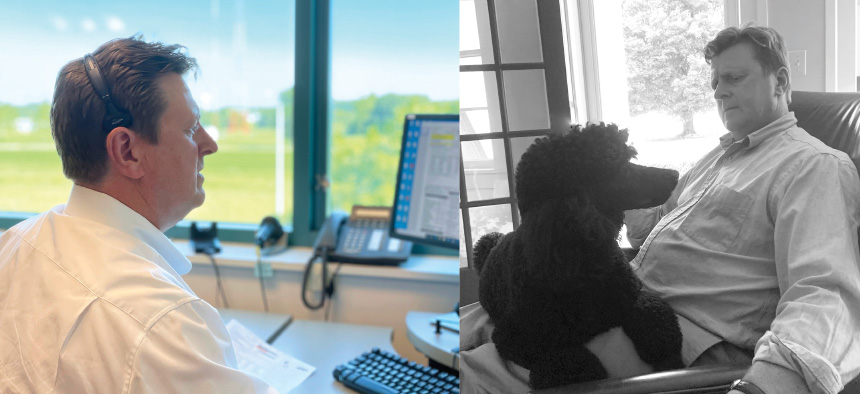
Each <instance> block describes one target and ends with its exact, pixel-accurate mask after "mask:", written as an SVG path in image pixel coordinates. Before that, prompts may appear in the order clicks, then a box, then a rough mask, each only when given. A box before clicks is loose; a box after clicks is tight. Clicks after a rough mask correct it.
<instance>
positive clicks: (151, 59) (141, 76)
mask: <svg viewBox="0 0 860 394" xmlns="http://www.w3.org/2000/svg"><path fill="white" fill-rule="evenodd" d="M184 49H185V47H183V46H181V45H165V44H162V43H159V42H153V43H147V42H144V41H143V40H142V38H141V37H129V38H120V39H115V40H111V41H108V42H106V43H104V44H102V45H101V46H100V47H99V48H98V49H96V51H95V52H93V53H92V55H93V57H95V59H96V62H98V64H99V66H100V67H101V70H102V77H103V78H104V80H105V81H106V82H107V84H108V86H109V89H110V92H109V93H110V96H111V99H112V101H113V103H114V105H115V106H117V107H118V108H119V109H120V110H121V111H122V110H124V111H128V112H129V113H130V114H131V118H132V124H131V126H129V128H130V129H132V130H134V132H135V133H137V134H138V135H139V136H141V137H142V138H143V139H144V140H146V141H148V142H150V143H153V144H156V143H158V122H159V119H161V115H162V114H163V113H164V111H165V109H166V108H167V99H166V98H165V97H164V94H163V92H162V91H161V90H160V89H159V88H158V85H157V81H158V79H159V78H160V77H162V76H164V75H166V74H168V73H177V74H179V75H184V74H185V73H186V72H188V71H189V70H192V69H194V70H196V69H197V61H196V60H195V59H194V58H192V57H189V56H187V55H185V54H184V53H182V52H183V50H184ZM82 59H83V57H80V58H77V59H75V60H72V61H71V62H69V63H67V64H66V65H65V66H63V68H62V69H61V70H60V73H59V74H58V75H57V83H56V86H55V88H54V99H53V102H52V103H51V133H52V134H53V136H54V143H55V144H56V146H57V153H58V154H59V155H60V159H61V160H62V162H63V174H65V175H66V177H67V178H69V179H71V180H73V181H75V182H84V183H98V182H99V181H101V179H102V178H103V177H104V175H105V173H106V172H107V149H106V147H105V138H106V137H107V132H106V131H104V130H103V129H102V120H103V119H104V117H105V114H106V113H107V110H106V108H105V103H104V102H103V101H102V100H101V99H100V98H99V97H98V95H97V94H96V92H95V89H94V88H93V85H92V83H90V80H89V79H88V78H87V74H86V71H85V70H84V64H83V61H82Z"/></svg>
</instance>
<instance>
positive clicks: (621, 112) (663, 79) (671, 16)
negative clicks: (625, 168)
mask: <svg viewBox="0 0 860 394" xmlns="http://www.w3.org/2000/svg"><path fill="white" fill-rule="evenodd" d="M566 8H567V11H568V17H567V21H568V26H567V32H569V34H570V35H574V34H578V33H581V34H582V36H585V37H584V38H583V39H582V41H583V42H584V43H585V45H584V46H583V47H587V48H588V49H587V50H586V52H587V53H591V56H589V57H587V58H583V60H581V62H583V63H587V65H586V66H585V67H583V69H585V70H592V71H590V72H587V73H586V74H587V75H586V78H587V79H588V80H589V81H591V82H592V83H593V84H594V85H595V89H594V92H593V93H592V95H591V99H590V100H589V102H588V104H590V107H592V108H590V109H591V110H590V111H589V112H588V120H591V121H599V120H602V121H605V122H612V123H616V124H618V125H619V126H620V127H625V128H627V129H629V131H630V143H631V144H632V145H633V146H634V147H636V149H637V151H638V152H639V155H638V162H639V163H640V164H643V165H649V166H656V167H666V168H674V169H676V170H678V171H680V172H681V173H683V172H684V171H686V170H687V169H689V168H690V167H692V166H693V164H695V162H696V161H697V160H698V159H699V158H701V157H702V156H703V155H704V154H705V153H707V152H708V151H710V150H711V149H713V148H714V147H715V146H716V141H717V137H719V136H720V135H723V134H725V133H726V132H727V131H726V130H725V128H724V127H723V126H722V123H721V121H720V119H719V116H718V114H717V112H716V110H715V109H716V102H715V101H714V98H713V91H712V90H711V88H710V66H708V64H707V63H706V62H705V59H704V56H703V49H704V46H705V44H706V43H707V42H708V41H710V40H711V39H713V38H714V37H715V36H716V35H717V33H718V32H719V31H720V30H722V29H723V27H724V16H723V15H724V12H723V0H695V1H684V2H677V1H668V0H658V1H651V0H623V1H618V2H603V1H600V2H599V1H593V0H588V1H586V0H581V1H576V0H568V1H567V7H566ZM577 14H579V15H578V17H579V19H578V20H577V18H576V16H577ZM583 18H588V19H589V20H592V21H594V23H579V25H580V26H582V28H581V29H576V26H574V24H573V23H572V22H571V21H575V20H576V21H579V22H581V21H582V20H583ZM575 40H577V37H571V38H570V39H569V41H570V42H573V41H575ZM577 61H578V60H577V59H571V60H570V62H571V63H576V62H577ZM576 66H579V65H578V64H574V67H576ZM571 85H574V84H573V83H571Z"/></svg>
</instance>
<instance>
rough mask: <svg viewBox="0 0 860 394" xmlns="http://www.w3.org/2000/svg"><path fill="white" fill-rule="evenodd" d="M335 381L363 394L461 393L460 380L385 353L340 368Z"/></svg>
mask: <svg viewBox="0 0 860 394" xmlns="http://www.w3.org/2000/svg"><path fill="white" fill-rule="evenodd" d="M332 373H333V374H334V378H335V379H336V380H337V381H338V382H341V383H343V384H344V385H345V386H346V387H349V388H351V389H353V390H355V391H357V392H359V393H361V394H413V393H414V394H437V393H438V394H459V393H460V379H459V378H457V376H454V375H451V374H449V373H446V372H442V371H440V370H438V369H435V368H431V367H427V366H423V365H421V364H418V363H416V362H414V361H409V360H407V359H405V358H403V357H400V356H398V355H396V354H392V353H389V352H386V351H384V350H379V349H373V350H372V351H370V352H366V353H364V354H362V355H360V356H358V357H356V358H355V359H354V360H352V361H349V362H347V363H344V364H341V365H338V366H337V367H336V368H335V369H334V371H333V372H332Z"/></svg>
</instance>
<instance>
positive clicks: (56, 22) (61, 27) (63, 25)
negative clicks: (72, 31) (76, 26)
mask: <svg viewBox="0 0 860 394" xmlns="http://www.w3.org/2000/svg"><path fill="white" fill-rule="evenodd" d="M51 25H53V26H54V29H56V30H58V31H66V29H68V28H69V22H66V20H65V19H64V18H63V17H60V16H54V17H52V18H51Z"/></svg>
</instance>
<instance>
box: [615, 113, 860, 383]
mask: <svg viewBox="0 0 860 394" xmlns="http://www.w3.org/2000/svg"><path fill="white" fill-rule="evenodd" d="M730 137H731V134H728V135H726V136H724V137H723V138H722V139H721V146H720V147H717V148H715V149H714V150H713V151H712V152H711V153H709V154H707V155H706V156H705V157H704V158H703V159H702V160H700V161H699V162H698V163H696V165H695V166H693V168H692V169H690V170H689V172H687V173H686V174H684V176H683V177H682V178H681V180H680V181H679V182H678V187H677V188H676V190H675V192H674V193H673V194H672V197H671V198H670V199H669V201H668V202H667V203H666V204H665V205H664V206H663V207H658V209H654V210H650V211H638V212H634V211H628V212H627V213H626V214H625V222H626V223H627V226H628V238H631V244H633V245H638V244H640V243H641V240H642V238H643V237H644V236H647V238H646V239H645V240H644V243H641V245H642V247H641V249H640V251H639V254H638V255H637V256H636V259H634V260H633V261H632V262H631V265H632V266H633V268H634V270H635V271H636V274H637V275H638V276H639V277H640V278H641V279H642V282H643V284H644V286H645V287H646V288H648V289H650V290H653V291H655V292H657V293H658V294H660V295H661V296H663V298H664V299H666V301H667V302H669V304H670V305H671V306H672V307H673V308H674V309H675V312H677V313H678V314H679V315H680V316H682V317H684V318H685V319H689V321H691V322H693V323H695V325H697V326H698V327H699V328H698V329H696V330H695V332H693V331H691V330H685V327H693V328H695V326H691V325H689V324H687V325H685V324H683V322H682V325H681V328H682V332H683V334H684V349H686V350H687V351H685V354H684V361H685V362H686V363H689V362H691V361H692V360H694V359H695V357H698V355H699V354H701V353H702V352H704V351H705V350H706V349H707V348H708V347H710V346H711V345H713V344H714V343H716V342H719V341H721V340H726V341H728V342H730V343H731V344H733V345H735V346H738V347H740V348H744V349H749V350H754V352H755V353H754V355H755V356H754V358H753V361H754V362H756V361H765V362H769V363H772V364H776V365H779V366H782V367H785V368H788V369H791V370H793V371H795V372H797V373H798V374H800V375H801V376H802V377H803V378H804V379H805V380H806V383H807V385H808V386H809V388H810V389H811V390H812V392H814V393H836V392H838V391H839V390H840V389H841V388H842V386H843V385H844V384H846V383H848V382H849V381H850V380H851V379H853V378H854V377H856V376H857V375H858V373H860V340H858V338H860V337H858V335H860V334H858V332H860V273H858V267H860V256H859V255H858V241H857V228H858V222H860V212H858V207H860V182H858V177H857V169H856V168H855V166H854V163H853V162H852V161H851V160H850V159H849V158H848V156H847V155H845V154H844V153H843V152H840V151H837V150H834V149H831V148H829V147H827V146H825V145H824V143H822V142H821V141H819V140H818V139H816V138H815V137H812V136H810V135H809V134H808V133H807V132H806V131H804V130H803V129H801V128H799V127H797V119H796V118H795V117H794V114H793V113H789V114H786V115H785V116H783V117H781V118H779V119H777V120H775V121H773V122H772V123H770V124H769V125H767V126H765V127H763V128H762V129H760V130H758V131H756V132H754V133H752V134H750V135H749V136H747V137H746V138H744V139H742V140H739V141H734V140H733V139H731V138H730ZM652 213H655V215H651V216H649V214H652ZM663 213H665V216H662V219H661V218H660V217H659V216H661V215H662V214H663ZM657 220H659V222H657ZM655 223H656V226H655V225H654V224H655ZM652 228H653V231H651V229H652ZM649 231H650V232H649ZM637 238H638V239H637Z"/></svg>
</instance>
